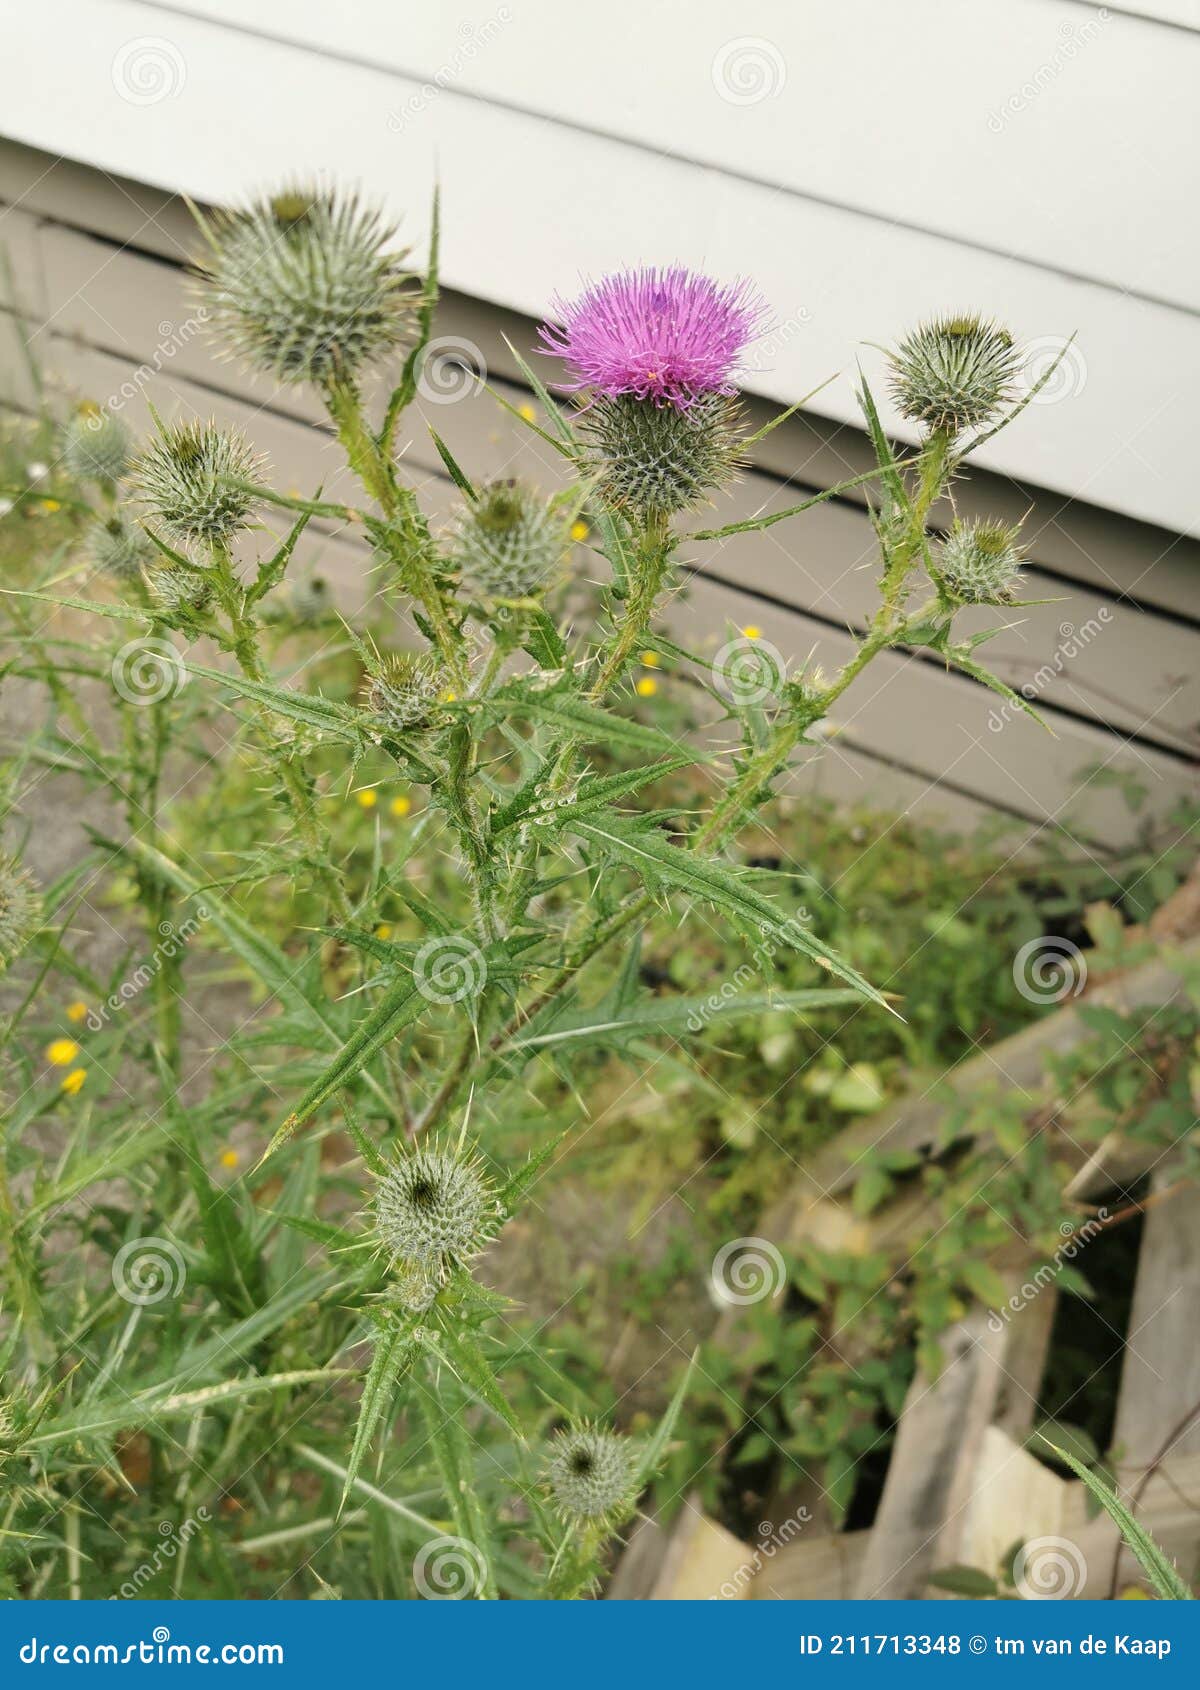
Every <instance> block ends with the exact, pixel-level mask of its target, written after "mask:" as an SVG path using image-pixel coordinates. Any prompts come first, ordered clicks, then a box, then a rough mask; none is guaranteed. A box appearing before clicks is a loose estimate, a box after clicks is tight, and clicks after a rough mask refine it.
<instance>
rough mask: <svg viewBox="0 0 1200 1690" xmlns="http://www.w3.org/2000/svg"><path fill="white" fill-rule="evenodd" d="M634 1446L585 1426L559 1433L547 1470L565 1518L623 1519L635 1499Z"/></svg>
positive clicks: (600, 1430) (585, 1520)
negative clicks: (620, 1515)
mask: <svg viewBox="0 0 1200 1690" xmlns="http://www.w3.org/2000/svg"><path fill="white" fill-rule="evenodd" d="M635 1473H636V1462H635V1453H634V1446H633V1444H632V1443H631V1442H630V1441H629V1439H628V1438H623V1437H622V1436H621V1435H620V1433H619V1432H610V1431H607V1430H606V1429H605V1428H604V1427H602V1426H596V1425H593V1424H591V1423H590V1422H585V1423H584V1424H582V1425H579V1426H570V1427H568V1428H567V1429H566V1430H565V1431H561V1432H558V1433H556V1434H555V1439H554V1445H553V1447H552V1449H551V1452H550V1460H549V1463H548V1465H547V1468H546V1478H547V1480H548V1482H549V1485H550V1489H551V1492H552V1493H553V1496H554V1500H555V1502H556V1503H557V1504H558V1508H559V1512H560V1513H561V1514H562V1515H563V1517H564V1519H567V1520H577V1521H583V1522H597V1521H604V1520H607V1519H611V1518H613V1517H614V1516H616V1515H619V1514H620V1513H621V1511H622V1510H623V1509H624V1508H626V1507H628V1506H629V1505H630V1504H631V1503H632V1502H633V1501H634V1498H635V1490H634V1487H635V1483H636V1479H635Z"/></svg>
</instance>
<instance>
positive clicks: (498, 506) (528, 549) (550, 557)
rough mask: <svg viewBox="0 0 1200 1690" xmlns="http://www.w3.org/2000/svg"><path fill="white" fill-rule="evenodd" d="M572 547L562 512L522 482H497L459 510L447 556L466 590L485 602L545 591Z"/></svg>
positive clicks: (521, 596)
mask: <svg viewBox="0 0 1200 1690" xmlns="http://www.w3.org/2000/svg"><path fill="white" fill-rule="evenodd" d="M567 544H568V536H567V525H566V522H565V521H564V519H563V516H562V514H561V512H560V511H558V510H556V509H555V507H554V506H553V505H551V504H548V503H547V502H546V501H545V500H544V499H542V498H539V497H538V495H537V494H536V493H534V492H533V490H532V489H531V488H529V487H525V486H523V485H522V483H521V482H519V481H493V482H491V483H490V484H489V485H488V486H486V487H484V488H483V489H482V491H481V492H480V495H479V498H478V500H477V501H476V503H474V504H471V505H466V506H465V507H464V509H463V510H462V511H461V512H460V514H459V516H458V518H457V520H456V522H455V523H454V526H453V527H452V529H451V531H450V534H449V536H448V539H447V546H446V555H447V559H448V561H449V563H450V564H451V566H452V567H453V568H454V569H456V570H457V572H458V574H459V575H460V576H461V578H462V581H463V584H464V586H466V587H467V589H468V590H469V591H470V592H473V593H475V594H477V595H478V596H479V597H480V598H483V599H524V598H530V597H532V595H533V594H535V593H540V592H543V591H544V590H545V589H546V587H548V586H549V585H550V583H551V581H552V579H553V577H554V573H555V571H556V570H557V568H558V566H559V565H560V564H561V562H562V559H563V556H564V554H565V553H566V549H567Z"/></svg>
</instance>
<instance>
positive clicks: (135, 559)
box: [84, 516, 154, 581]
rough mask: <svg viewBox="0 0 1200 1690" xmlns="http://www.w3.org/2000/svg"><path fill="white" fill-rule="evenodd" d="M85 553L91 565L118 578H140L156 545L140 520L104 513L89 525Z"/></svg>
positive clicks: (127, 579)
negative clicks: (140, 526) (137, 521)
mask: <svg viewBox="0 0 1200 1690" xmlns="http://www.w3.org/2000/svg"><path fill="white" fill-rule="evenodd" d="M84 553H85V556H86V558H87V561H88V563H89V564H90V565H91V567H92V568H93V569H95V570H97V571H99V573H100V574H101V575H108V576H111V578H112V579H113V580H114V581H132V580H136V579H137V577H138V576H139V575H140V574H141V572H142V569H143V567H144V566H145V565H146V564H148V563H149V562H150V561H151V559H152V558H153V556H154V547H153V545H152V544H151V543H150V541H149V540H148V539H147V538H146V535H145V533H144V531H143V530H142V529H141V528H139V527H138V526H137V524H136V523H132V522H126V520H125V518H124V517H123V516H109V517H102V518H101V519H100V520H99V521H97V522H94V523H93V524H92V526H91V527H90V528H89V529H88V532H87V535H86V538H85V540H84Z"/></svg>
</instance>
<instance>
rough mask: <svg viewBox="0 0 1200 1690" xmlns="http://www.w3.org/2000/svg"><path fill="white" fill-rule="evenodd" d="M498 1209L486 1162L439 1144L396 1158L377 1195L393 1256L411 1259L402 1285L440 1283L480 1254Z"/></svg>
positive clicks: (380, 1223)
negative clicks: (485, 1168)
mask: <svg viewBox="0 0 1200 1690" xmlns="http://www.w3.org/2000/svg"><path fill="white" fill-rule="evenodd" d="M498 1213H499V1211H498V1205H497V1203H496V1198H495V1193H494V1192H493V1190H492V1187H491V1186H490V1184H489V1183H488V1181H487V1179H486V1178H485V1177H484V1174H483V1170H482V1167H481V1165H480V1163H479V1162H478V1161H477V1160H476V1159H475V1158H474V1157H472V1156H467V1155H461V1154H456V1153H455V1152H453V1151H450V1150H441V1149H438V1148H437V1147H436V1146H433V1145H422V1146H420V1147H419V1148H418V1149H415V1150H410V1151H407V1152H406V1153H405V1154H404V1155H403V1156H402V1157H401V1158H400V1159H399V1160H398V1161H396V1162H394V1163H393V1164H392V1166H391V1168H390V1169H389V1170H388V1172H387V1173H386V1174H384V1175H383V1177H382V1178H381V1180H380V1182H379V1189H378V1191H377V1193H376V1196H375V1225H376V1230H377V1231H378V1233H379V1237H380V1241H381V1242H382V1244H383V1247H384V1249H385V1250H386V1251H387V1253H388V1255H389V1257H390V1258H391V1259H392V1260H393V1261H395V1262H400V1263H404V1264H407V1266H406V1277H405V1278H404V1279H403V1280H402V1286H407V1287H408V1288H409V1291H410V1294H411V1293H412V1292H414V1291H415V1290H416V1288H417V1285H418V1282H419V1281H421V1280H423V1281H424V1282H425V1285H426V1286H428V1284H429V1283H431V1282H432V1283H434V1284H436V1283H438V1282H440V1281H441V1280H442V1279H443V1278H444V1277H445V1275H446V1272H447V1271H448V1270H449V1269H450V1268H453V1267H461V1266H463V1265H464V1264H465V1263H467V1262H469V1261H470V1260H471V1258H472V1257H473V1256H477V1255H478V1254H479V1252H480V1250H482V1249H483V1246H484V1245H485V1244H486V1243H487V1241H488V1239H489V1237H490V1236H491V1234H492V1231H493V1230H494V1227H495V1223H496V1220H497V1218H498ZM414 1271H415V1277H414Z"/></svg>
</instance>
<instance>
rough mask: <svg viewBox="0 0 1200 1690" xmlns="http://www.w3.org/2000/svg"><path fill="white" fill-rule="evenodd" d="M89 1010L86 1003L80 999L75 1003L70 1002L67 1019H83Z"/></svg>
mask: <svg viewBox="0 0 1200 1690" xmlns="http://www.w3.org/2000/svg"><path fill="white" fill-rule="evenodd" d="M87 1012H88V1007H87V1004H86V1003H80V1002H78V1001H76V1002H75V1003H69V1004H68V1005H67V1020H68V1021H82V1020H83V1018H84V1017H85V1016H86V1014H87Z"/></svg>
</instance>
